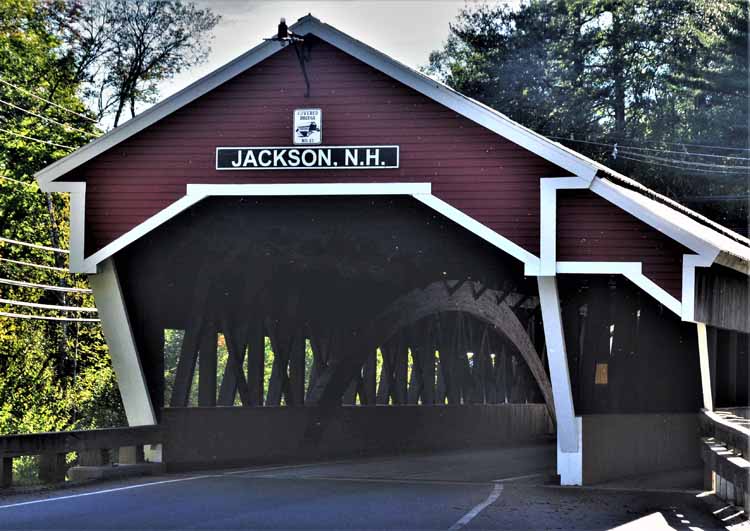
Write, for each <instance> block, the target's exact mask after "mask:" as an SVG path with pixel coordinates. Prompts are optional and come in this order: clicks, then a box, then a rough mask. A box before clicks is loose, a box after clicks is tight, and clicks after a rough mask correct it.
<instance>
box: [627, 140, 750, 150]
mask: <svg viewBox="0 0 750 531" xmlns="http://www.w3.org/2000/svg"><path fill="white" fill-rule="evenodd" d="M622 140H623V141H625V142H627V141H628V139H627V138H625V139H622ZM641 142H646V143H648V144H669V145H672V146H689V147H702V148H707V149H724V150H727V151H750V149H748V148H738V147H727V146H710V145H707V144H690V143H687V142H667V141H661V140H641Z"/></svg>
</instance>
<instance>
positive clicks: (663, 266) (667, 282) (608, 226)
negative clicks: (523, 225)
mask: <svg viewBox="0 0 750 531" xmlns="http://www.w3.org/2000/svg"><path fill="white" fill-rule="evenodd" d="M557 194H558V195H557V259H558V260H560V261H586V262H589V261H591V262H597V261H604V262H643V273H644V274H645V275H646V276H647V277H648V278H650V279H651V280H653V281H654V282H656V283H657V284H658V285H659V286H661V287H662V288H664V289H665V290H667V291H668V292H669V293H670V294H671V295H673V296H674V297H676V298H677V299H681V293H682V255H683V254H685V253H690V251H689V249H687V248H685V247H683V246H682V245H680V244H679V243H677V242H675V241H674V240H672V239H670V238H669V237H668V236H665V235H664V234H662V233H661V232H659V231H657V230H656V229H654V228H652V227H651V226H649V225H647V224H645V223H643V222H642V221H641V220H639V219H637V218H635V217H633V216H631V215H630V214H628V213H627V212H626V211H624V210H621V209H620V208H619V207H617V206H615V205H613V204H612V203H610V202H608V201H607V200H606V199H603V198H601V197H599V196H598V195H596V194H594V193H593V192H590V191H589V190H559V191H558V192H557Z"/></svg>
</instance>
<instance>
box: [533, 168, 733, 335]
mask: <svg viewBox="0 0 750 531" xmlns="http://www.w3.org/2000/svg"><path fill="white" fill-rule="evenodd" d="M586 188H588V189H590V190H591V191H592V192H594V193H595V194H597V195H599V196H600V197H602V198H604V199H606V200H607V201H608V202H610V203H612V204H614V205H615V206H617V207H619V208H621V209H623V210H625V211H626V212H628V213H629V214H631V215H632V216H634V217H635V218H637V219H639V220H641V221H643V222H644V223H646V224H647V225H650V226H651V227H653V228H654V229H656V230H657V231H659V232H661V233H662V234H665V235H666V236H668V237H670V238H672V239H673V240H675V241H677V242H678V243H680V244H682V245H683V246H685V247H687V248H688V249H690V250H691V251H693V252H694V253H695V254H684V255H683V257H682V293H681V298H680V299H679V300H678V299H676V298H675V297H674V296H672V295H671V294H670V293H668V292H667V291H666V290H664V289H663V288H662V287H661V286H659V285H658V284H656V283H655V282H654V281H653V280H651V279H650V278H648V277H647V276H646V275H644V274H643V269H642V268H643V264H642V262H583V261H581V262H560V261H558V260H557V191H558V190H571V189H586ZM540 201H541V209H540V210H541V214H540V216H541V219H540V242H539V245H540V247H539V248H540V260H539V271H538V272H537V273H536V274H537V275H556V274H557V273H560V274H566V273H567V274H576V273H578V274H621V275H624V276H625V277H627V278H628V279H629V280H630V281H631V282H633V283H634V284H635V285H637V286H638V287H640V288H641V289H642V290H643V291H645V292H646V293H648V294H650V295H651V296H652V297H654V299H656V300H657V301H658V302H660V303H661V304H663V305H664V306H666V307H667V308H669V310H671V311H672V312H674V313H675V314H677V315H678V316H679V317H680V318H681V319H682V320H683V321H694V317H695V268H696V267H708V266H710V265H711V264H713V262H714V260H715V259H716V257H717V256H718V254H719V249H717V248H716V247H715V246H713V245H711V244H710V243H709V242H707V241H706V240H705V239H703V238H701V237H700V236H698V235H696V234H693V233H692V232H690V231H688V230H686V229H685V228H684V227H682V226H680V225H679V224H677V223H675V222H674V221H672V220H669V219H667V218H665V217H664V216H661V215H659V213H657V212H653V211H651V210H649V209H648V208H646V206H644V204H642V203H641V202H639V201H636V200H635V199H634V198H632V197H630V196H629V195H628V194H627V193H625V192H624V191H623V190H622V189H621V188H620V187H619V186H616V185H614V184H612V183H610V182H608V181H606V180H603V179H594V180H593V181H591V182H589V183H586V182H585V181H584V180H583V179H581V178H579V177H553V178H542V179H540ZM527 274H534V273H533V272H527Z"/></svg>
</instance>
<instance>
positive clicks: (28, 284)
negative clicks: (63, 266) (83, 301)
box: [0, 278, 91, 293]
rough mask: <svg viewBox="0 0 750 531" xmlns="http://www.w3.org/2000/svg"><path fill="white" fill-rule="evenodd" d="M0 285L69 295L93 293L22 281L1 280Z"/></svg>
mask: <svg viewBox="0 0 750 531" xmlns="http://www.w3.org/2000/svg"><path fill="white" fill-rule="evenodd" d="M0 284H6V285H8V286H17V287H20V288H37V289H47V290H50V291H65V292H68V293H91V290H90V289H86V288H66V287H62V286H50V285H47V284H34V283H33V282H24V281H22V280H10V279H7V278H0Z"/></svg>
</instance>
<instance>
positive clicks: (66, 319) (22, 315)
mask: <svg viewBox="0 0 750 531" xmlns="http://www.w3.org/2000/svg"><path fill="white" fill-rule="evenodd" d="M0 317H11V318H13V319H36V320H40V321H63V322H66V323H99V322H101V319H88V318H81V317H51V316H48V315H30V314H27V313H10V312H0Z"/></svg>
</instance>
